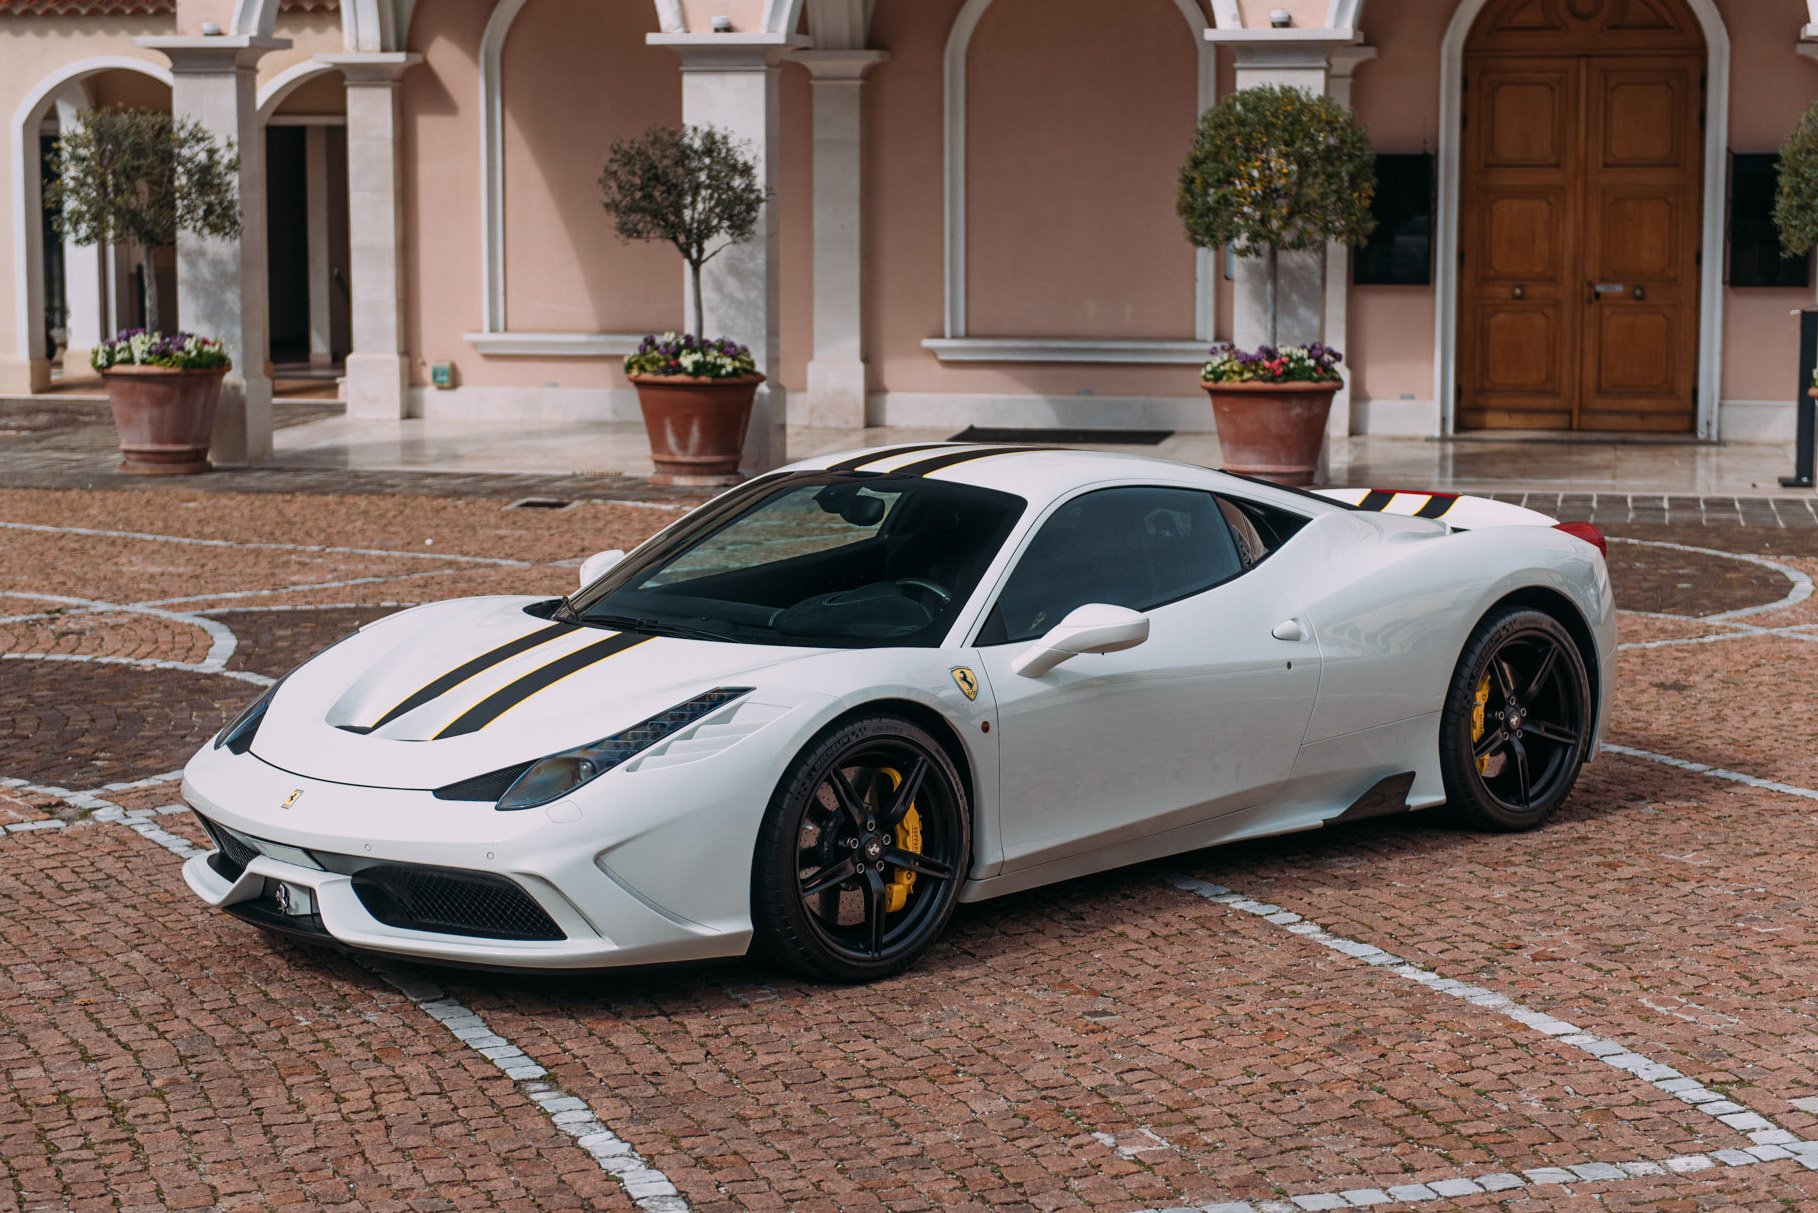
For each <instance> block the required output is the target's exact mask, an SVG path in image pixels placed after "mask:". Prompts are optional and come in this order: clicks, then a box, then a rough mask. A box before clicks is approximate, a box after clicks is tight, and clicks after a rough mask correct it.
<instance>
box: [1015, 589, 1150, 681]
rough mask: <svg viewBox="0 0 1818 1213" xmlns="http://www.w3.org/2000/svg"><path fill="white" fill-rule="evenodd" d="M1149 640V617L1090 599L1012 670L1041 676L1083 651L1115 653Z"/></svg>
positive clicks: (1029, 676)
mask: <svg viewBox="0 0 1818 1213" xmlns="http://www.w3.org/2000/svg"><path fill="white" fill-rule="evenodd" d="M1147 639H1149V617H1148V616H1147V615H1142V614H1139V613H1137V612H1136V611H1133V610H1131V609H1130V608H1129V607H1120V606H1112V605H1110V604H1109V603H1105V602H1088V603H1087V604H1086V605H1085V606H1082V607H1076V608H1075V609H1074V610H1073V611H1072V612H1070V613H1069V614H1068V616H1067V617H1066V618H1065V619H1063V620H1061V621H1060V622H1059V623H1057V624H1055V625H1054V627H1053V628H1052V629H1051V630H1050V631H1049V632H1048V634H1047V635H1046V636H1043V637H1042V638H1041V639H1040V640H1038V641H1036V642H1035V643H1034V644H1032V645H1030V646H1029V648H1028V649H1026V650H1025V651H1024V652H1023V655H1022V656H1021V657H1018V658H1017V659H1016V661H1015V662H1014V663H1013V664H1012V665H1011V666H1010V669H1011V670H1012V671H1013V672H1015V673H1017V674H1021V675H1022V676H1023V677H1024V678H1040V677H1041V676H1042V675H1043V674H1046V673H1047V672H1048V671H1049V670H1052V669H1053V668H1054V667H1055V666H1057V665H1059V664H1060V663H1061V662H1063V661H1066V660H1068V659H1069V658H1072V657H1078V656H1079V655H1080V654H1081V653H1115V652H1118V651H1119V650H1121V649H1133V648H1135V647H1136V646H1137V645H1139V644H1141V643H1142V642H1143V641H1145V640H1147Z"/></svg>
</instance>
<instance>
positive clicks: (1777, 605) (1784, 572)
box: [1609, 535, 1812, 623]
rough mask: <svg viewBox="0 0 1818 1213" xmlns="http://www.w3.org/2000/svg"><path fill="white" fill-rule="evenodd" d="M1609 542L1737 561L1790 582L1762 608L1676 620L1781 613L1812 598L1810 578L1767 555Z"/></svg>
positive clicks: (1651, 541) (1641, 542) (1647, 541)
mask: <svg viewBox="0 0 1818 1213" xmlns="http://www.w3.org/2000/svg"><path fill="white" fill-rule="evenodd" d="M1609 542H1611V543H1632V544H1634V545H1636V546H1637V547H1649V548H1666V549H1668V550H1669V551H1674V552H1691V553H1693V554H1695V555H1699V556H1718V557H1722V558H1723V559H1725V560H1740V561H1742V562H1743V563H1744V564H1753V565H1758V566H1760V567H1761V568H1764V569H1772V570H1773V571H1774V572H1776V573H1779V574H1780V575H1781V576H1782V577H1785V578H1786V579H1787V580H1788V581H1790V582H1792V583H1793V588H1792V589H1790V590H1788V591H1787V592H1786V596H1785V597H1784V598H1781V599H1780V600H1779V601H1777V602H1770V603H1766V604H1764V605H1762V606H1752V607H1738V608H1737V609H1736V610H1733V611H1719V612H1718V613H1717V614H1715V615H1683V616H1682V615H1675V616H1673V618H1675V619H1686V620H1688V621H1689V622H1693V623H1722V622H1723V621H1725V620H1727V619H1742V618H1744V617H1746V616H1749V615H1765V614H1767V613H1769V612H1771V611H1784V610H1786V609H1787V608H1788V607H1790V606H1796V605H1798V604H1799V603H1801V602H1804V601H1805V600H1806V599H1807V598H1810V597H1811V596H1812V579H1811V578H1810V577H1808V576H1807V575H1806V574H1805V573H1803V572H1801V571H1800V570H1798V569H1796V568H1793V567H1792V566H1791V565H1785V564H1781V563H1780V562H1779V561H1777V560H1769V559H1768V558H1767V557H1766V556H1756V555H1754V554H1752V553H1749V552H1723V551H1719V550H1718V549H1716V548H1699V547H1692V546H1691V545H1690V544H1684V543H1668V542H1666V541H1665V540H1664V539H1623V538H1620V537H1618V536H1615V535H1612V536H1610V537H1609Z"/></svg>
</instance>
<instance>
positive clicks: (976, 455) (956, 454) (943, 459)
mask: <svg viewBox="0 0 1818 1213" xmlns="http://www.w3.org/2000/svg"><path fill="white" fill-rule="evenodd" d="M1053 449H1054V448H1053V447H1050V446H999V447H992V448H990V449H989V450H983V451H980V450H970V451H949V452H948V453H947V454H945V455H936V456H935V457H934V458H932V459H922V460H918V461H917V462H915V463H911V464H909V465H908V466H906V467H900V468H897V469H896V470H895V471H893V472H891V473H890V474H891V475H892V476H926V475H927V474H928V473H929V472H938V471H940V470H941V469H942V468H950V467H952V466H953V465H954V464H956V463H970V462H971V461H972V460H974V459H989V458H991V457H992V456H993V455H1023V454H1027V453H1028V452H1030V451H1051V450H1053Z"/></svg>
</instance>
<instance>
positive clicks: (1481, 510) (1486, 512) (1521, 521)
mask: <svg viewBox="0 0 1818 1213" xmlns="http://www.w3.org/2000/svg"><path fill="white" fill-rule="evenodd" d="M1313 492H1314V493H1315V494H1316V495H1317V496H1320V497H1324V498H1325V499H1326V500H1328V501H1336V502H1337V503H1338V504H1340V505H1346V506H1350V507H1351V508H1352V509H1354V510H1367V511H1369V512H1370V513H1373V514H1402V515H1405V516H1407V517H1411V518H1434V519H1438V520H1439V521H1441V522H1444V523H1445V524H1446V525H1448V526H1452V527H1456V528H1458V529H1459V530H1465V531H1468V530H1475V529H1476V528H1478V527H1488V526H1557V525H1558V524H1559V520H1558V519H1557V518H1554V517H1552V516H1550V515H1547V514H1542V513H1541V512H1540V511H1538V510H1530V509H1528V508H1526V507H1525V506H1519V505H1511V504H1510V503H1509V502H1506V501H1492V500H1491V499H1490V498H1488V497H1470V496H1466V495H1464V494H1460V493H1412V492H1402V491H1398V490H1395V489H1314V490H1313Z"/></svg>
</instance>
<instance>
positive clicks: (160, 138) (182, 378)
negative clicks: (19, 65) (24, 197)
mask: <svg viewBox="0 0 1818 1213" xmlns="http://www.w3.org/2000/svg"><path fill="white" fill-rule="evenodd" d="M58 157H59V164H58V173H57V177H56V179H55V180H54V181H51V182H48V183H47V184H46V186H45V202H46V205H47V206H48V207H50V208H51V210H52V212H53V214H54V215H55V216H56V223H57V227H58V230H59V232H60V233H61V234H62V235H64V236H67V237H68V238H69V239H71V240H74V241H75V242H76V243H77V244H113V243H115V242H117V241H129V242H131V243H132V244H133V245H134V246H136V247H137V249H138V251H139V258H140V265H141V267H142V268H143V271H144V275H145V328H143V329H131V330H128V331H127V332H124V333H121V334H120V335H119V336H118V337H117V338H115V339H114V340H112V341H108V342H103V343H102V344H101V345H100V346H99V347H97V348H96V350H95V352H94V355H93V358H92V363H93V365H94V368H95V369H96V370H97V371H99V372H101V378H102V381H103V382H104V383H106V385H107V401H108V404H109V406H110V407H111V408H112V409H113V414H114V426H115V428H116V429H117V430H118V431H119V435H120V452H121V455H122V456H123V458H122V460H121V463H120V470H121V471H123V472H136V473H140V474H145V475H160V476H173V475H174V476H181V475H188V474H191V473H195V472H206V471H207V470H208V468H209V463H208V445H209V436H210V435H211V434H212V433H213V432H214V425H215V405H216V404H217V403H218V402H219V400H220V398H221V379H222V377H223V376H225V375H226V374H227V371H228V367H229V363H228V359H227V352H226V350H225V348H224V347H223V346H222V345H221V343H220V342H219V341H217V340H213V339H210V338H205V337H196V336H194V335H192V334H189V333H175V334H172V335H169V336H166V335H165V334H163V333H161V332H160V331H159V328H160V324H159V316H158V291H157V286H156V280H155V278H154V276H153V271H152V254H153V252H154V251H155V250H156V249H159V248H163V247H166V246H169V245H172V244H175V243H176V242H177V233H178V232H180V231H183V232H195V233H198V234H200V235H204V236H234V235H237V234H238V233H239V231H240V202H239V191H238V190H237V188H236V186H235V183H234V174H235V173H237V172H239V169H240V158H239V157H238V156H237V155H235V154H234V149H233V145H232V144H231V143H229V144H226V145H222V144H220V143H217V142H216V141H215V138H214V136H212V135H210V134H209V133H208V131H207V130H206V129H205V128H204V127H203V126H202V124H201V123H199V122H196V121H194V120H193V119H177V118H173V117H172V116H171V115H169V114H165V113H160V112H158V111H155V110H137V109H128V108H124V107H108V108H104V109H97V110H89V111H87V112H85V113H84V114H82V116H81V118H80V120H79V121H78V122H77V124H76V126H75V129H73V130H67V131H64V132H63V137H62V139H61V140H59V151H58Z"/></svg>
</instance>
